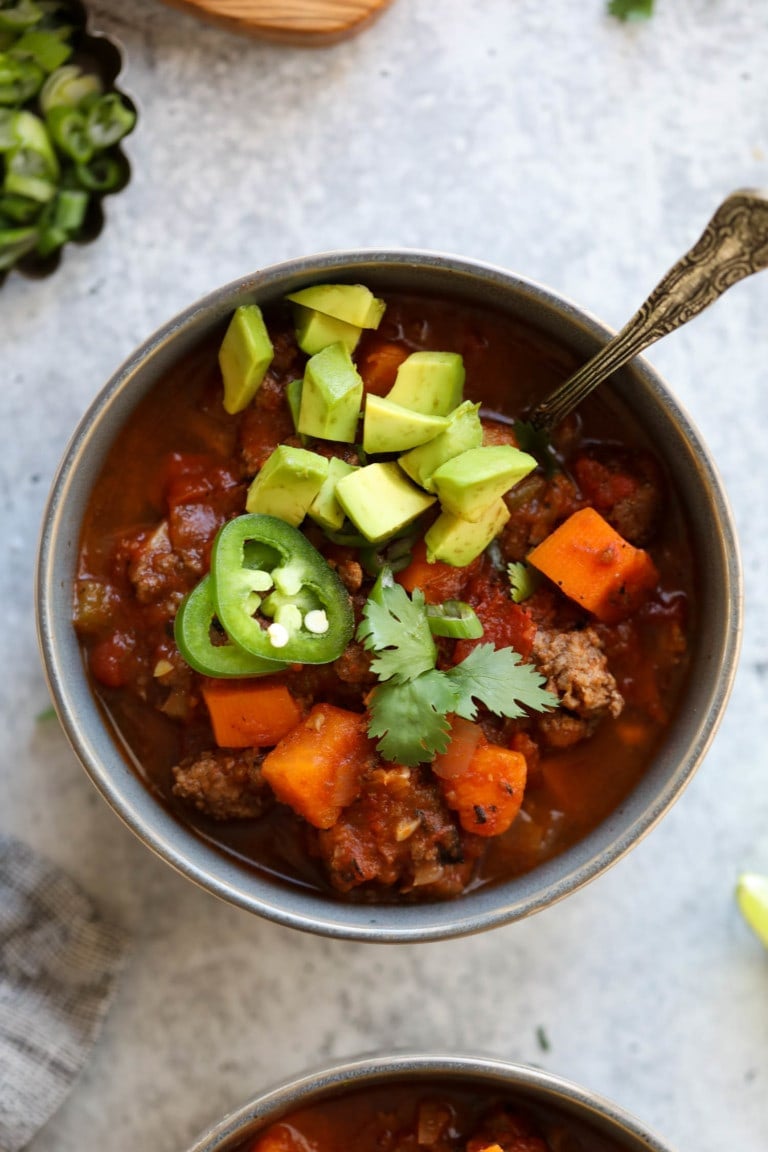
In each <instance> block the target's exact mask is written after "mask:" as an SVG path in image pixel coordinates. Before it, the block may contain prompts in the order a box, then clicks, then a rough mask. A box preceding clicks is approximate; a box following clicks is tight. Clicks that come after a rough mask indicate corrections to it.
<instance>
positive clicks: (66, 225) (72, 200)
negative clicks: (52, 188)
mask: <svg viewBox="0 0 768 1152" xmlns="http://www.w3.org/2000/svg"><path fill="white" fill-rule="evenodd" d="M89 200H90V196H89V195H88V193H87V192H83V191H82V189H80V188H62V189H61V190H60V191H59V194H58V196H57V197H56V199H55V201H54V203H53V223H54V226H55V227H56V228H61V229H63V230H64V231H65V232H70V233H74V232H78V231H79V230H80V228H82V226H83V221H84V220H85V214H86V212H87V211H88V201H89Z"/></svg>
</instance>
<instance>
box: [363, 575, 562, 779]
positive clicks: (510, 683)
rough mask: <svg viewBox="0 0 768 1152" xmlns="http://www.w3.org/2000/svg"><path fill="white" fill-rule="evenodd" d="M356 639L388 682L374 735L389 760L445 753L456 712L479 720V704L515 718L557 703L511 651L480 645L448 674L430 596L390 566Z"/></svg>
mask: <svg viewBox="0 0 768 1152" xmlns="http://www.w3.org/2000/svg"><path fill="white" fill-rule="evenodd" d="M357 638H358V640H359V641H360V643H361V644H362V645H363V646H364V647H365V648H366V649H367V650H368V651H369V652H373V653H374V659H373V661H372V662H371V669H372V670H373V671H374V672H375V673H376V675H377V676H378V677H379V680H380V681H381V682H380V683H379V684H377V685H376V687H375V688H374V689H373V691H372V692H371V694H370V696H369V697H368V709H369V712H370V723H369V726H368V733H369V735H370V736H372V737H374V738H377V739H378V741H379V742H378V744H377V748H378V750H379V751H380V752H381V754H382V756H383V757H384V758H385V759H386V760H394V761H396V762H397V763H398V764H405V765H407V766H408V767H415V766H416V765H417V764H426V763H429V762H430V761H431V760H433V759H434V758H435V756H437V755H440V754H441V753H442V752H445V750H446V749H447V747H448V743H449V741H450V721H449V719H448V718H449V716H450V715H451V714H453V715H456V716H461V717H463V718H464V719H466V720H474V719H475V718H476V716H477V711H478V708H479V707H484V708H487V709H488V710H489V711H490V712H494V713H495V714H496V715H497V716H507V717H510V718H511V719H515V718H516V717H518V716H523V715H524V714H525V709H526V708H527V709H530V710H531V711H534V712H543V711H545V710H547V709H551V708H555V707H557V697H556V696H554V695H553V694H552V693H551V692H548V691H547V690H546V689H545V688H544V687H543V685H544V678H543V677H542V676H541V675H540V674H539V673H538V672H537V671H536V670H535V668H533V667H532V666H531V665H530V664H523V663H522V659H521V656H520V655H519V653H517V652H515V651H514V649H512V648H494V646H493V645H492V644H479V645H478V646H477V647H476V648H474V649H473V650H472V651H471V652H470V653H469V655H468V656H467V657H466V658H465V659H464V660H462V661H461V662H460V663H459V664H456V665H455V666H454V667H453V668H450V669H446V670H445V671H443V670H440V669H438V668H436V667H435V664H436V662H437V648H436V646H435V642H434V640H433V639H432V634H431V632H430V628H429V622H428V619H427V612H426V605H425V602H424V596H423V594H422V593H421V592H420V591H419V590H418V589H417V590H415V591H414V593H413V596H409V595H408V593H407V592H406V591H405V589H404V588H402V587H401V586H400V585H399V584H396V583H395V581H394V578H393V576H392V572H391V570H390V569H388V568H385V569H384V570H383V571H382V573H381V575H380V576H379V578H378V580H377V581H376V584H375V585H374V587H373V591H372V592H371V595H370V597H369V599H368V601H367V602H366V604H365V607H364V608H363V619H362V620H361V622H360V625H359V626H358V630H357Z"/></svg>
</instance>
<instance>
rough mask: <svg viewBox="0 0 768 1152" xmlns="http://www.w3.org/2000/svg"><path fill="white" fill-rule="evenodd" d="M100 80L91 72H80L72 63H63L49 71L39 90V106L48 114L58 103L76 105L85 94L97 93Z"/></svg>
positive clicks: (99, 91) (99, 90)
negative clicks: (53, 70) (54, 69)
mask: <svg viewBox="0 0 768 1152" xmlns="http://www.w3.org/2000/svg"><path fill="white" fill-rule="evenodd" d="M100 93H101V81H100V80H99V77H98V76H96V75H95V74H94V73H93V72H85V73H83V72H81V70H80V69H79V68H78V67H76V66H75V65H74V64H65V65H64V67H63V68H57V69H56V71H55V72H51V74H50V76H49V77H48V78H47V80H46V81H45V83H44V84H43V87H42V91H41V92H40V107H41V108H42V110H43V112H44V113H45V114H46V116H47V115H48V113H49V112H50V110H51V108H56V107H58V106H59V105H60V104H67V105H69V106H71V107H75V106H77V105H78V104H79V103H80V101H81V100H84V99H85V97H86V96H93V95H99V94H100Z"/></svg>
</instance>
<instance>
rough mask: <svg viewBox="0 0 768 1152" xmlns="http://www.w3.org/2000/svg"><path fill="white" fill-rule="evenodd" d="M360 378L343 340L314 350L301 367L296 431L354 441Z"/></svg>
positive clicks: (358, 410)
mask: <svg viewBox="0 0 768 1152" xmlns="http://www.w3.org/2000/svg"><path fill="white" fill-rule="evenodd" d="M362 399H363V382H362V380H361V379H360V376H359V375H358V371H357V369H356V368H355V366H354V364H353V363H352V357H351V356H350V354H349V352H348V350H347V349H346V348H345V347H344V345H343V344H330V345H329V346H328V347H327V348H324V349H323V351H322V352H317V353H316V354H315V355H314V356H313V357H312V358H311V359H310V360H308V361H307V366H306V368H305V370H304V385H303V387H302V390H301V409H300V411H299V432H302V433H303V434H304V435H305V436H317V437H318V438H319V439H321V440H342V441H344V442H345V443H347V444H352V443H354V440H355V437H356V436H357V422H358V420H359V419H360V405H361V403H362Z"/></svg>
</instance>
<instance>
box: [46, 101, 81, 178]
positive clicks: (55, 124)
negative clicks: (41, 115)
mask: <svg viewBox="0 0 768 1152" xmlns="http://www.w3.org/2000/svg"><path fill="white" fill-rule="evenodd" d="M45 121H46V124H47V125H48V131H49V132H50V134H51V137H52V139H53V142H54V144H55V145H56V147H57V148H58V149H59V150H60V151H61V152H64V153H65V155H67V156H71V157H72V159H73V160H75V161H76V162H77V163H78V164H87V163H88V161H89V160H90V159H91V157H92V156H93V143H92V142H91V138H90V136H89V135H88V124H87V121H86V118H85V116H84V115H83V113H82V112H80V111H79V110H78V109H77V108H70V107H68V106H67V105H64V104H60V105H57V107H56V108H51V110H50V112H49V113H48V114H47V115H46V118H45Z"/></svg>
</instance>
